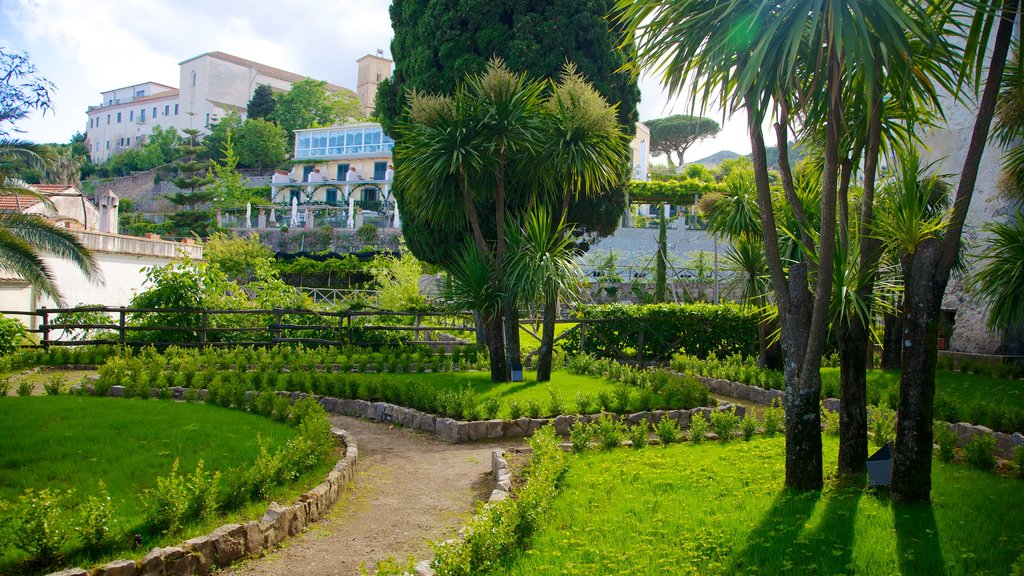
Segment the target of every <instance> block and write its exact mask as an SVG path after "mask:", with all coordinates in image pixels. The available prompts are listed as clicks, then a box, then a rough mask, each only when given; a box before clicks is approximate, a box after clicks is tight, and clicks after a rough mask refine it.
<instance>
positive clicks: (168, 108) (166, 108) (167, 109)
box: [164, 104, 171, 116]
mask: <svg viewBox="0 0 1024 576" xmlns="http://www.w3.org/2000/svg"><path fill="white" fill-rule="evenodd" d="M170 115H171V105H170V104H168V105H167V106H164V116H170Z"/></svg>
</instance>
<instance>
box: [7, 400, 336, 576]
mask: <svg viewBox="0 0 1024 576" xmlns="http://www.w3.org/2000/svg"><path fill="white" fill-rule="evenodd" d="M0 422H2V423H3V441H2V442H0V500H6V501H8V502H15V501H16V500H17V497H18V495H20V494H22V493H23V492H24V490H25V489H26V488H34V489H41V488H50V489H58V490H65V489H74V490H75V494H74V497H73V501H74V502H80V501H84V500H85V498H86V497H87V496H89V495H93V494H96V492H97V484H98V482H99V481H100V480H103V482H105V483H106V486H107V490H108V492H109V494H110V498H111V501H112V503H113V506H114V511H113V517H114V518H115V527H114V534H115V538H116V539H117V540H118V541H119V542H123V543H127V542H128V541H129V540H130V535H131V534H135V533H137V532H141V533H143V534H146V532H145V530H144V527H143V526H144V518H145V511H144V507H143V502H142V498H141V497H140V495H141V494H142V493H143V492H144V491H145V490H148V489H151V488H155V486H156V477H157V476H165V475H167V473H168V472H169V471H170V469H171V465H172V463H173V462H174V460H175V459H179V460H180V464H179V466H180V467H179V472H180V473H182V474H190V473H191V472H192V471H193V470H194V469H195V468H196V465H197V464H198V462H199V460H203V462H204V467H205V469H206V470H208V471H209V470H220V471H223V472H224V475H225V476H228V475H229V470H230V469H232V468H240V469H241V468H244V467H248V466H249V465H251V464H252V462H253V461H254V460H255V459H256V456H257V454H258V453H259V444H258V443H259V441H260V440H262V441H263V442H265V443H266V445H267V448H268V450H270V451H273V450H274V448H275V447H276V446H278V445H281V444H284V443H285V442H286V441H287V440H288V439H290V438H292V437H293V436H295V434H296V431H295V429H293V428H292V427H290V426H288V425H285V424H281V423H278V422H275V421H272V420H270V419H269V418H263V417H261V416H257V415H254V414H249V413H246V412H241V411H238V410H228V409H225V408H218V407H216V406H211V405H208V404H186V403H180V402H171V401H160V400H137V399H131V400H128V399H119V398H94V397H82V396H45V397H39V396H34V397H24V398H3V399H0ZM331 464H333V462H330V463H327V462H325V463H324V465H323V466H322V467H321V468H322V469H318V470H316V471H315V473H311V474H308V475H306V476H305V477H304V478H301V479H299V481H298V482H297V483H296V484H295V485H293V487H289V488H287V489H285V488H282V489H279V490H278V491H277V492H276V493H275V494H274V495H273V496H275V497H284V498H288V497H289V496H294V495H295V494H297V493H298V490H299V489H301V487H302V486H304V485H305V486H309V485H312V484H313V483H315V482H316V481H319V480H320V479H321V478H322V474H323V473H326V470H327V469H328V468H329V467H330V465H331ZM221 484H222V486H223V485H224V484H225V478H222V479H221ZM265 506H266V502H263V503H253V504H250V505H249V507H246V508H243V509H242V510H240V511H238V513H237V514H235V515H234V516H232V517H237V516H240V515H245V514H248V515H250V516H253V515H258V514H260V513H261V512H262V510H263V508H265ZM223 521H224V518H219V519H218V518H214V519H210V520H209V521H208V522H207V524H209V525H208V526H207V525H204V526H192V527H191V528H192V530H191V533H192V535H195V534H198V533H202V531H204V530H205V531H209V530H211V529H212V528H214V527H216V526H217V525H219V524H220V523H223ZM6 536H7V535H5V534H2V533H0V573H3V574H10V573H12V571H13V569H12V566H14V563H16V562H18V561H19V560H20V559H22V558H23V553H22V552H21V551H19V550H16V549H14V548H13V547H8V546H7V545H6V543H8V542H10V539H9V538H7V537H6ZM188 537H190V536H189V535H187V534H181V535H178V536H176V537H171V538H165V539H160V538H159V537H156V536H148V535H147V536H146V538H145V540H144V541H143V545H142V546H141V547H139V548H137V549H135V550H132V551H129V552H123V551H122V554H128V555H131V554H139V553H144V552H145V551H147V550H149V548H150V547H151V546H153V545H157V544H162V545H169V544H170V543H172V542H178V541H181V540H184V539H186V538H188ZM116 552H117V551H114V553H115V555H116ZM69 560H71V561H74V560H75V558H71V559H69ZM87 561H88V560H86V562H87Z"/></svg>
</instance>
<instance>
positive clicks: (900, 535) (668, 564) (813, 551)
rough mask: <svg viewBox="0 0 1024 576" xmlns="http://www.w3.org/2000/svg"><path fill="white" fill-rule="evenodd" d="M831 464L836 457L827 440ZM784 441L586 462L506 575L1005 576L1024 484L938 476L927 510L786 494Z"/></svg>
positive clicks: (950, 472) (963, 472)
mask: <svg viewBox="0 0 1024 576" xmlns="http://www.w3.org/2000/svg"><path fill="white" fill-rule="evenodd" d="M825 442H826V444H825V457H826V462H834V461H835V457H836V451H837V449H838V448H837V444H836V442H835V441H834V440H833V439H831V438H826V439H825ZM784 449H785V448H784V440H783V439H782V438H781V437H776V438H773V439H765V438H757V439H755V440H754V441H752V442H750V443H744V442H742V441H735V442H732V443H730V444H725V445H723V444H720V443H711V444H706V445H700V446H694V445H691V444H685V445H673V446H672V447H670V448H668V449H661V448H648V449H646V450H643V451H635V452H634V451H627V450H625V449H621V450H617V451H614V452H611V453H589V454H586V455H584V456H582V457H581V458H579V459H578V460H577V461H575V462H574V463H573V465H572V467H571V468H570V470H569V472H568V474H567V475H566V478H565V484H564V489H563V491H562V493H561V494H560V496H559V497H558V499H557V500H556V503H555V505H554V507H553V509H552V514H551V516H550V517H549V518H547V519H546V520H545V527H544V528H543V529H542V530H541V531H540V532H539V533H538V534H537V535H535V538H534V542H533V546H532V549H531V550H528V551H526V552H524V553H522V554H520V555H519V556H518V557H516V558H513V559H511V560H510V561H509V562H508V565H507V566H505V567H504V568H503V569H500V570H496V571H495V573H498V574H522V575H527V574H529V575H540V574H624V575H625V574H629V575H635V574H652V575H654V574H896V573H902V574H949V575H954V574H1006V573H1008V571H1009V566H1010V565H1011V564H1013V562H1014V561H1015V560H1016V559H1017V557H1018V556H1019V555H1020V554H1021V552H1022V551H1024V545H1022V543H1021V540H1020V538H1019V532H1020V528H1021V526H1024V499H1022V498H1021V497H1020V491H1021V486H1022V484H1021V481H1020V480H1016V479H1005V478H998V477H996V476H994V475H991V474H986V473H982V472H978V471H975V470H971V469H969V468H967V467H966V466H963V465H949V464H943V463H941V462H938V461H936V462H935V463H934V475H933V481H934V489H933V492H932V495H933V505H932V506H931V507H927V506H898V507H897V506H894V505H892V504H891V503H890V502H889V501H888V500H887V498H886V497H884V496H880V495H878V494H876V493H873V492H865V491H859V490H832V491H827V492H826V493H824V494H822V493H818V492H808V493H803V494H794V493H790V492H787V491H784V490H783V488H782V484H783V477H784V462H785V460H784Z"/></svg>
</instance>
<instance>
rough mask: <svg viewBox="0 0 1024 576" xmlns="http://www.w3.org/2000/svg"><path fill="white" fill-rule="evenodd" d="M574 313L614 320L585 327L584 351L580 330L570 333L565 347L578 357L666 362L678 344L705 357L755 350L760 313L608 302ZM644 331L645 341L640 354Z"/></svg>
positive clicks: (726, 306)
mask: <svg viewBox="0 0 1024 576" xmlns="http://www.w3.org/2000/svg"><path fill="white" fill-rule="evenodd" d="M575 315H576V316H577V317H578V318H592V319H602V320H610V321H609V322H599V323H594V324H591V325H589V326H587V332H588V337H587V340H586V349H585V350H580V338H579V336H580V335H579V332H578V331H573V332H572V333H571V334H569V335H568V336H567V337H566V340H567V343H566V349H567V350H569V351H570V352H575V353H580V352H586V353H590V354H593V355H595V356H598V357H606V358H612V357H616V356H618V355H619V351H622V352H626V353H631V354H639V355H640V356H642V358H643V359H644V360H668V359H669V358H671V357H672V354H674V353H676V352H678V351H679V349H680V346H682V347H683V348H685V349H686V350H688V351H689V352H690V353H692V354H695V355H697V356H699V357H701V358H704V357H706V356H708V355H709V354H712V353H715V354H721V355H728V354H733V353H739V354H744V355H748V354H752V353H754V351H756V350H757V322H758V315H757V312H755V311H754V310H752V309H749V308H744V307H741V306H739V305H735V304H721V305H714V304H704V303H694V304H649V305H640V306H637V305H632V304H631V305H622V304H607V305H600V306H579V307H577V309H576V312H575ZM652 326H657V329H656V330H652V329H651V327H652ZM640 331H643V334H644V339H643V347H642V348H641V349H639V350H638V349H637V345H638V341H639V338H638V337H637V334H638V333H639V332H640ZM591 334H593V337H591Z"/></svg>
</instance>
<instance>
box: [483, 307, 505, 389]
mask: <svg viewBox="0 0 1024 576" xmlns="http://www.w3.org/2000/svg"><path fill="white" fill-rule="evenodd" d="M481 317H482V319H483V322H484V330H486V331H487V352H488V354H489V355H490V364H491V382H508V380H509V373H508V363H507V362H506V361H505V334H504V332H503V330H504V329H503V325H504V322H502V317H501V314H481Z"/></svg>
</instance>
